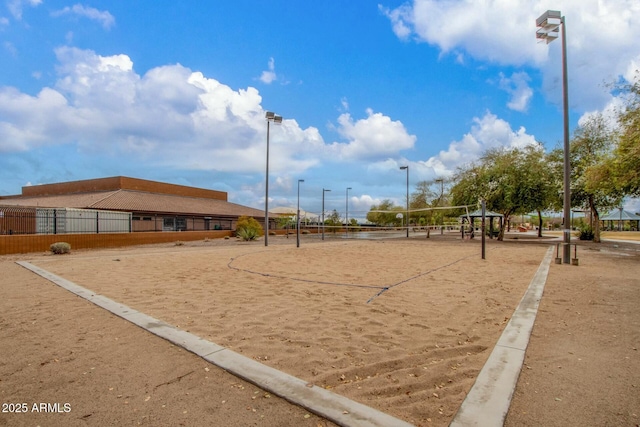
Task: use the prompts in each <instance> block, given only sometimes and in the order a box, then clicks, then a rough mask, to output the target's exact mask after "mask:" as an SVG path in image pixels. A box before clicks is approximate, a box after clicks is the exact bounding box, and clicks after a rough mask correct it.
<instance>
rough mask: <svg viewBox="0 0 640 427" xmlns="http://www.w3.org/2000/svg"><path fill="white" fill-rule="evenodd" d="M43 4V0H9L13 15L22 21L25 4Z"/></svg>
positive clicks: (34, 5)
mask: <svg viewBox="0 0 640 427" xmlns="http://www.w3.org/2000/svg"><path fill="white" fill-rule="evenodd" d="M40 4H42V0H8V1H7V9H9V12H10V13H11V15H13V17H14V18H15V19H16V20H18V21H20V20H22V9H23V7H24V6H31V7H36V6H38V5H40Z"/></svg>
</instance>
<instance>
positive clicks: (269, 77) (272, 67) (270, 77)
mask: <svg viewBox="0 0 640 427" xmlns="http://www.w3.org/2000/svg"><path fill="white" fill-rule="evenodd" d="M268 67H269V69H268V70H266V71H263V72H262V74H261V75H260V81H261V82H262V83H265V84H271V83H273V82H274V81H275V80H277V78H278V76H277V75H276V62H275V60H274V59H273V58H269V64H268Z"/></svg>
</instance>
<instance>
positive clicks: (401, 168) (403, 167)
mask: <svg viewBox="0 0 640 427" xmlns="http://www.w3.org/2000/svg"><path fill="white" fill-rule="evenodd" d="M405 169H406V170H407V221H406V223H407V238H409V166H408V165H407V166H400V170H405Z"/></svg>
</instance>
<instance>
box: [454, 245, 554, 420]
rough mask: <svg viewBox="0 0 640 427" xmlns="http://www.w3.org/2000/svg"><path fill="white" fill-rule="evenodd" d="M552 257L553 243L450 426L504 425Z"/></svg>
mask: <svg viewBox="0 0 640 427" xmlns="http://www.w3.org/2000/svg"><path fill="white" fill-rule="evenodd" d="M552 257H553V246H551V247H549V249H548V250H547V253H546V255H545V257H544V258H543V260H542V262H541V263H540V266H539V267H538V270H537V271H536V274H535V275H534V276H533V279H531V283H530V284H529V287H528V288H527V292H525V294H524V296H523V297H522V300H520V304H518V307H517V308H516V310H515V311H514V313H513V315H512V316H511V319H510V320H509V323H507V326H506V327H505V329H504V331H502V335H501V336H500V339H498V342H497V343H496V346H495V347H494V348H493V351H492V352H491V354H490V355H489V358H488V359H487V362H486V363H485V364H484V367H483V368H482V370H481V371H480V373H479V374H478V377H477V378H476V382H475V383H474V384H473V387H471V390H470V391H469V393H468V394H467V397H466V398H465V399H464V401H463V402H462V405H460V408H459V409H458V413H457V414H456V416H455V417H454V418H453V421H451V424H449V426H450V427H468V426H483V427H493V426H495V427H501V426H502V425H504V420H505V418H506V416H507V413H508V412H509V406H510V405H511V399H512V398H513V393H514V391H515V389H516V385H517V383H518V377H519V376H520V370H521V369H522V364H523V362H524V356H525V352H526V350H527V346H528V345H529V337H530V336H531V331H532V330H533V324H534V322H535V320H536V315H537V314H538V305H539V304H540V299H541V298H542V292H543V291H544V286H545V284H546V281H547V275H548V274H549V266H550V265H551V259H552Z"/></svg>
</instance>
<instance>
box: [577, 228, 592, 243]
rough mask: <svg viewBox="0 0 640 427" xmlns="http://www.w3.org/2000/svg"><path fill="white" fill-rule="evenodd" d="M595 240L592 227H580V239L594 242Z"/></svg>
mask: <svg viewBox="0 0 640 427" xmlns="http://www.w3.org/2000/svg"><path fill="white" fill-rule="evenodd" d="M593 238H594V233H593V229H592V228H591V227H589V226H588V225H587V226H583V227H580V230H579V231H578V239H580V240H593Z"/></svg>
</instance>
